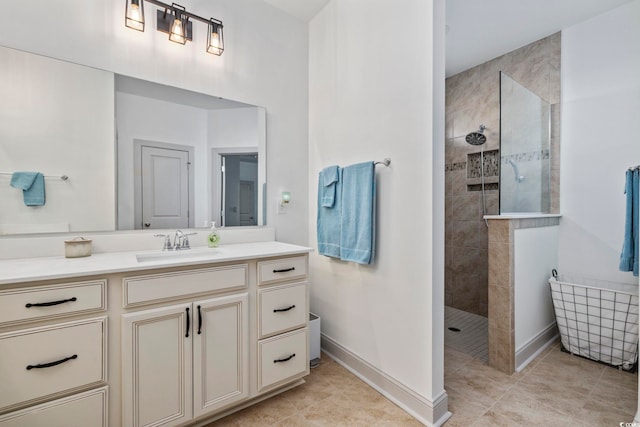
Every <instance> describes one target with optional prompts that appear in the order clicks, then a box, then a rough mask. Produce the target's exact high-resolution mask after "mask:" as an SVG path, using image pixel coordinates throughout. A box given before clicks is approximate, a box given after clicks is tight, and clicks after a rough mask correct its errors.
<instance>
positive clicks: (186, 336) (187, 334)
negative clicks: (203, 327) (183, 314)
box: [184, 307, 191, 338]
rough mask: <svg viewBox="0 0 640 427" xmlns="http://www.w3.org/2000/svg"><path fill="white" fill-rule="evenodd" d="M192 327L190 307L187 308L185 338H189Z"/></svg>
mask: <svg viewBox="0 0 640 427" xmlns="http://www.w3.org/2000/svg"><path fill="white" fill-rule="evenodd" d="M190 327H191V325H189V307H187V333H186V334H185V336H184V337H185V338H189V328H190Z"/></svg>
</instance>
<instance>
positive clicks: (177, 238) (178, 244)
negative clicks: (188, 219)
mask: <svg viewBox="0 0 640 427" xmlns="http://www.w3.org/2000/svg"><path fill="white" fill-rule="evenodd" d="M183 237H184V233H183V232H182V230H176V234H175V235H174V236H173V250H174V251H179V250H180V249H183V248H182V238H183ZM184 249H189V248H184Z"/></svg>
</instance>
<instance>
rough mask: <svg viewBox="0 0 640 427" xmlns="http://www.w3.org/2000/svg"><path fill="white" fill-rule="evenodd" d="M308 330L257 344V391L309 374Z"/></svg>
mask: <svg viewBox="0 0 640 427" xmlns="http://www.w3.org/2000/svg"><path fill="white" fill-rule="evenodd" d="M308 342H309V333H308V329H307V328H304V329H300V330H297V331H293V332H289V333H287V334H284V335H278V336H276V337H273V338H268V339H266V340H262V341H260V342H259V343H258V360H259V365H258V391H263V390H264V389H267V388H270V387H274V386H278V385H281V384H284V383H286V382H288V381H290V380H292V379H294V378H295V377H297V376H300V377H302V376H304V375H306V374H308V373H309V357H308V354H307V348H308V347H307V346H308Z"/></svg>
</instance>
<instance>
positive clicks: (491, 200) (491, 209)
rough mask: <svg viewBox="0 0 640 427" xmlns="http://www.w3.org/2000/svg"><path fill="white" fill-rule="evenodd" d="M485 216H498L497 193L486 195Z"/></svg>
mask: <svg viewBox="0 0 640 427" xmlns="http://www.w3.org/2000/svg"><path fill="white" fill-rule="evenodd" d="M486 201H487V215H498V214H499V213H500V208H499V206H500V198H499V195H498V194H497V192H493V194H487V195H486Z"/></svg>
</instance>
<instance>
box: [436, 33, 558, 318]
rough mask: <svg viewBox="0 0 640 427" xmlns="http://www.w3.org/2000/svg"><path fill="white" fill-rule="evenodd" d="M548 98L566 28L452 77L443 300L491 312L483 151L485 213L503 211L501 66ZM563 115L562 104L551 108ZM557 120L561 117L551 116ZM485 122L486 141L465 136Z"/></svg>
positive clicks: (554, 172)
mask: <svg viewBox="0 0 640 427" xmlns="http://www.w3.org/2000/svg"><path fill="white" fill-rule="evenodd" d="M501 71H503V72H505V73H507V74H508V75H509V76H511V77H512V78H513V79H514V80H516V81H518V82H520V83H521V84H523V85H524V86H526V87H528V88H529V89H531V90H532V91H533V92H535V93H537V94H538V95H539V96H541V97H542V98H544V99H546V100H548V101H549V103H550V104H552V105H554V104H559V102H560V33H556V34H553V35H551V36H549V37H546V38H544V39H541V40H538V41H536V42H533V43H531V44H529V45H527V46H524V47H522V48H520V49H517V50H514V51H512V52H509V53H507V54H505V55H502V56H500V57H498V58H495V59H493V60H491V61H488V62H485V63H484V64H481V65H478V66H476V67H474V68H471V69H469V70H467V71H464V72H462V73H459V74H456V75H454V76H451V77H448V78H447V80H446V146H445V162H446V165H445V177H446V181H445V185H446V188H445V198H446V199H445V224H446V235H445V304H446V305H448V306H450V307H454V308H457V309H459V310H464V311H468V312H470V313H474V314H479V315H481V316H487V315H488V306H487V301H488V250H487V248H488V243H487V241H488V237H487V236H488V233H487V227H486V225H485V223H484V221H483V218H482V217H483V201H482V191H481V178H480V151H481V150H484V167H485V169H484V174H485V198H486V200H485V202H486V214H487V215H497V214H498V213H499V191H498V173H499V162H500V153H499V148H500V72H501ZM552 112H553V113H554V114H559V113H558V112H559V108H555V109H552ZM552 122H554V123H559V117H555V118H554V120H552ZM480 125H485V126H486V127H487V128H486V130H485V131H484V134H485V135H486V137H487V142H486V144H484V145H483V146H471V145H469V144H467V143H466V141H465V136H466V135H467V134H468V133H469V132H475V131H476V130H477V129H478V127H479V126H480ZM558 134H559V132H558V128H552V129H551V146H550V162H551V165H550V183H551V185H550V192H551V198H550V209H549V211H550V212H552V213H557V212H558V211H559V207H558V187H559V182H558V176H559V169H558V168H559V164H560V163H559V159H560V158H559V144H558V141H557V136H558Z"/></svg>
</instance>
